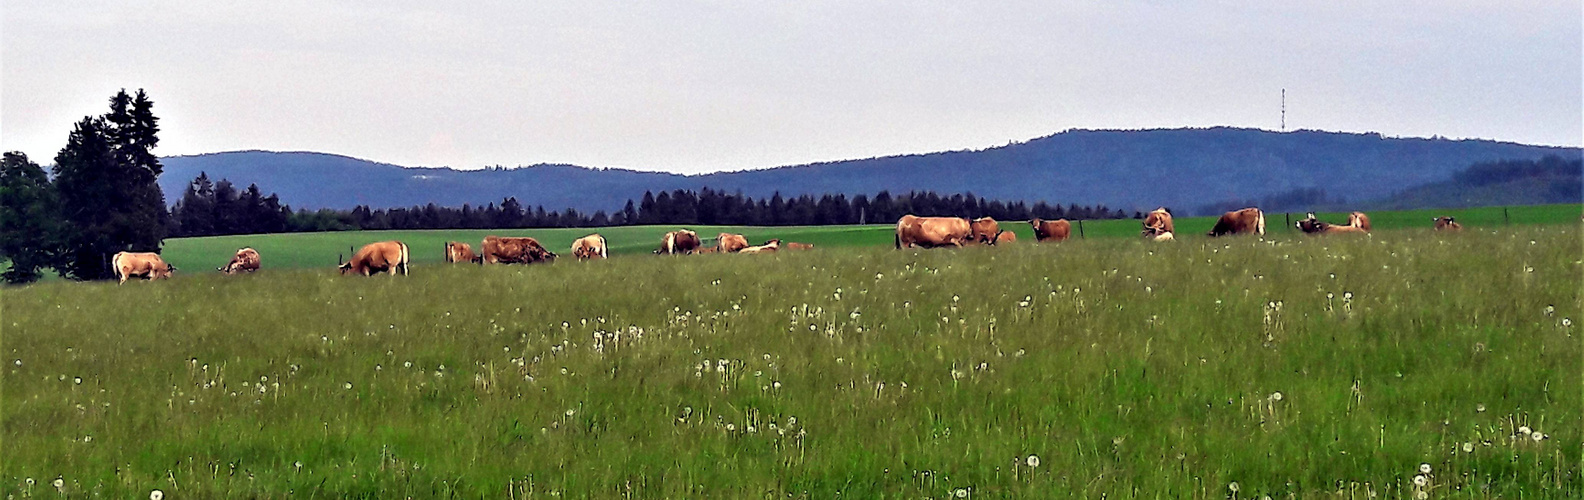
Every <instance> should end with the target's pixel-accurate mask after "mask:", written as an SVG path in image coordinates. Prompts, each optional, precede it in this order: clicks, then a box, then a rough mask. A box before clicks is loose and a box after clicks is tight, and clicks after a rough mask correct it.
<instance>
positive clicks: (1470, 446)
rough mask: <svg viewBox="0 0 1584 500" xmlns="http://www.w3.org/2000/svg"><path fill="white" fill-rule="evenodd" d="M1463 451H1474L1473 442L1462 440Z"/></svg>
mask: <svg viewBox="0 0 1584 500" xmlns="http://www.w3.org/2000/svg"><path fill="white" fill-rule="evenodd" d="M1463 453H1474V443H1470V442H1467V441H1465V442H1463Z"/></svg>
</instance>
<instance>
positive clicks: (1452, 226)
mask: <svg viewBox="0 0 1584 500" xmlns="http://www.w3.org/2000/svg"><path fill="white" fill-rule="evenodd" d="M1431 221H1432V222H1435V230H1437V231H1462V230H1463V225H1462V224H1458V223H1457V220H1455V219H1453V218H1452V216H1445V217H1436V218H1434V219H1431Z"/></svg>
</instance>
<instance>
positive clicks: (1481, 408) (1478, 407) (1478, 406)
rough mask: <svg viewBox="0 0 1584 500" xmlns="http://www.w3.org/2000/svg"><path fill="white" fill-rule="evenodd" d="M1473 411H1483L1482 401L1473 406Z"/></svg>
mask: <svg viewBox="0 0 1584 500" xmlns="http://www.w3.org/2000/svg"><path fill="white" fill-rule="evenodd" d="M1474 411H1475V412H1476V413H1485V404H1484V403H1480V404H1479V405H1476V406H1475V407H1474Z"/></svg>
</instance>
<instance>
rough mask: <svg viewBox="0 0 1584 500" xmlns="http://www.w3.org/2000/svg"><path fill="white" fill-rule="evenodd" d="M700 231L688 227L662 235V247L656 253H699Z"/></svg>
mask: <svg viewBox="0 0 1584 500" xmlns="http://www.w3.org/2000/svg"><path fill="white" fill-rule="evenodd" d="M700 246H702V245H701V244H700V242H699V237H698V233H695V232H693V231H689V230H686V229H678V230H676V231H671V232H669V233H666V234H665V236H662V237H660V248H658V249H656V250H655V252H654V253H655V255H674V254H690V253H697V252H698V249H699V247H700Z"/></svg>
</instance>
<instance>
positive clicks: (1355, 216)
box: [1348, 212, 1370, 233]
mask: <svg viewBox="0 0 1584 500" xmlns="http://www.w3.org/2000/svg"><path fill="white" fill-rule="evenodd" d="M1348 225H1349V226H1353V227H1358V228H1363V229H1364V232H1366V233H1367V232H1369V230H1370V222H1369V216H1368V215H1364V212H1353V213H1350V214H1348Z"/></svg>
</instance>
